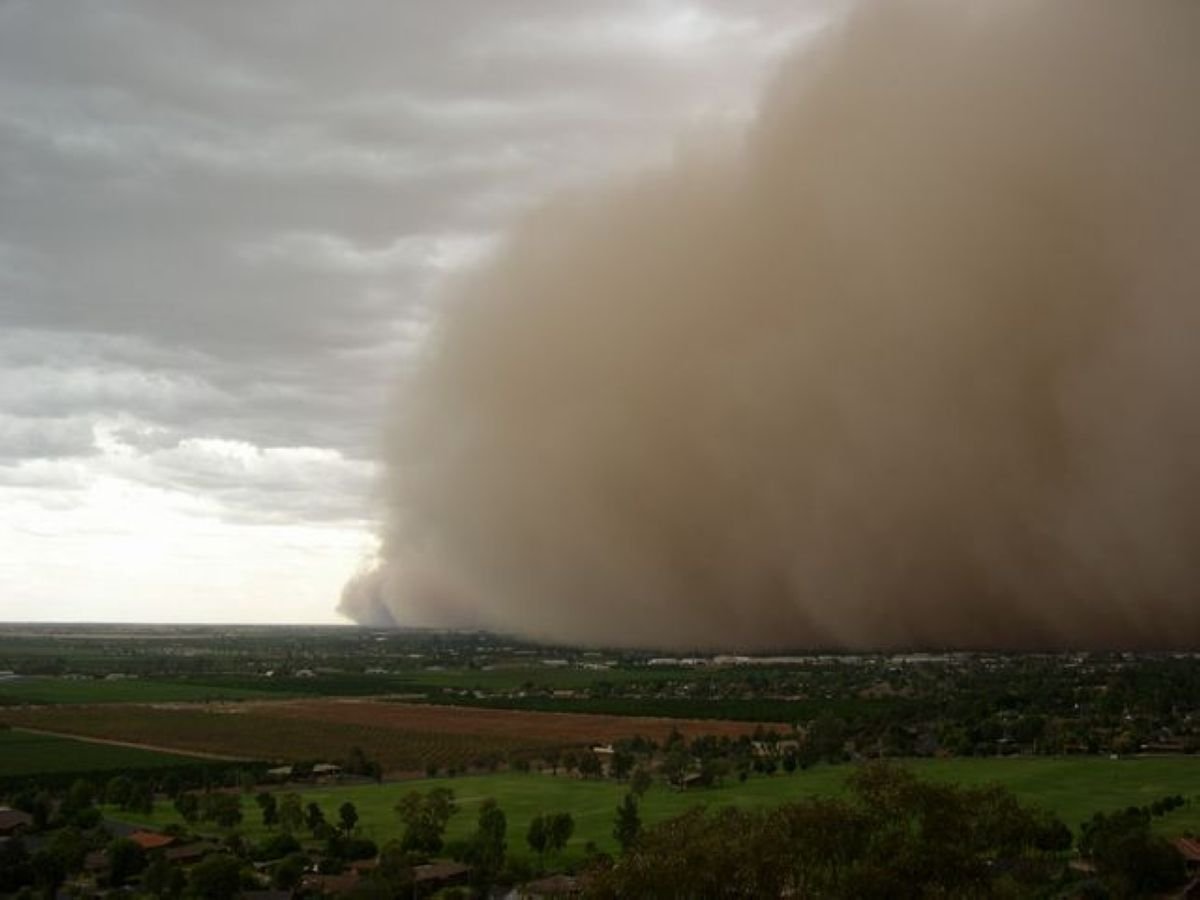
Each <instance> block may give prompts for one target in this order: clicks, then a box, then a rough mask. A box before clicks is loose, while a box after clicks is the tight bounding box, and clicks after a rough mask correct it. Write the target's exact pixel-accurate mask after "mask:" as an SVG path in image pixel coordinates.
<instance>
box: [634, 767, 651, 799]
mask: <svg viewBox="0 0 1200 900" xmlns="http://www.w3.org/2000/svg"><path fill="white" fill-rule="evenodd" d="M652 784H654V778H653V777H652V776H651V775H650V772H649V771H648V770H647V769H644V768H642V767H641V766H638V768H637V769H636V770H635V771H634V773H633V778H632V779H631V780H630V782H629V790H630V791H632V792H633V795H634V796H635V797H637V798H638V799H639V800H640V799H641V798H642V797H644V796H645V795H646V791H648V790H650V786H651V785H652Z"/></svg>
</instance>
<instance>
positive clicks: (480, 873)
mask: <svg viewBox="0 0 1200 900" xmlns="http://www.w3.org/2000/svg"><path fill="white" fill-rule="evenodd" d="M507 831H508V818H507V817H506V816H505V815H504V811H503V810H502V809H500V806H499V805H498V804H497V803H496V801H495V800H493V799H492V798H491V797H489V798H488V799H486V800H484V801H483V804H482V805H481V806H480V807H479V823H478V825H477V827H476V829H475V834H474V835H473V836H472V837H471V841H470V844H469V845H468V849H467V862H469V863H470V864H471V866H472V867H473V870H474V873H475V879H476V884H477V886H479V887H487V886H488V885H490V884H491V883H492V881H493V880H494V879H495V877H496V875H497V874H498V873H499V872H500V870H501V869H502V868H503V867H504V853H505V850H506V849H507V848H508V845H507V843H506V842H505V835H506V833H507Z"/></svg>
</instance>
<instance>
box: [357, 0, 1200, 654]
mask: <svg viewBox="0 0 1200 900" xmlns="http://www.w3.org/2000/svg"><path fill="white" fill-rule="evenodd" d="M1198 97H1200V6H1197V5H1196V4H1195V3H1190V2H1184V0H1177V2H1167V0H1145V2H1138V3H1129V2H1124V0H1111V2H1109V0H1105V2H1099V0H1056V2H1031V0H1004V2H1000V0H997V2H989V3H983V2H980V3H962V2H957V0H955V2H950V0H946V2H937V0H933V2H915V3H868V4H865V5H864V6H863V7H862V8H861V9H860V11H859V12H857V13H855V14H853V15H852V16H851V17H850V18H849V19H848V20H847V21H846V22H845V23H844V24H842V25H840V26H838V27H836V28H833V29H831V30H830V32H829V34H827V35H825V36H824V37H823V39H822V41H821V42H820V44H819V46H817V47H816V48H815V49H813V48H809V49H807V50H806V51H805V52H804V53H803V54H802V55H799V56H797V57H796V58H795V59H793V60H792V61H791V62H789V63H788V64H787V65H785V66H784V67H783V69H782V70H781V71H780V72H779V73H778V74H777V76H776V78H775V80H774V81H773V83H772V86H771V88H770V90H769V91H768V92H767V94H766V95H765V96H764V97H763V99H762V101H761V105H760V107H759V110H758V114H757V116H756V118H755V120H754V122H753V123H752V124H751V126H750V128H749V130H748V132H747V134H746V135H745V138H744V140H743V141H742V142H741V143H740V144H739V145H738V147H737V148H736V149H735V150H729V151H728V152H720V153H714V152H704V153H696V154H694V155H689V154H688V153H686V152H685V153H682V154H681V155H680V157H679V160H678V161H677V162H676V163H674V164H673V165H672V166H670V167H668V168H665V169H660V170H656V171H651V172H645V173H642V174H639V175H632V176H630V177H628V178H626V179H623V180H618V181H615V182H610V183H607V184H604V185H601V186H598V187H596V188H594V189H592V190H590V191H582V192H576V193H573V194H570V195H568V196H563V197H560V198H558V199H557V200H555V201H554V202H552V203H550V204H549V205H548V206H546V207H545V208H543V209H541V210H540V211H538V212H537V213H536V214H534V215H532V216H530V217H529V218H528V219H527V220H526V221H524V222H523V223H522V224H521V226H520V227H519V228H517V229H516V230H515V231H514V232H513V233H512V234H510V235H508V236H507V238H506V240H505V242H504V243H503V246H502V247H501V249H500V250H499V251H498V252H497V253H496V255H495V256H494V258H492V259H490V260H489V261H487V262H486V263H485V264H483V265H482V266H480V267H479V268H477V269H476V270H475V271H473V272H472V273H470V275H469V276H467V277H466V278H465V279H464V280H462V281H460V282H459V283H458V284H457V285H456V286H455V288H454V290H453V293H452V294H451V295H450V296H448V297H447V298H446V300H445V302H444V304H443V305H442V307H441V313H440V319H439V321H438V322H437V325H436V327H435V329H434V332H433V334H432V337H431V339H430V341H429V343H428V346H427V347H426V348H425V351H424V353H423V355H422V356H421V358H420V359H419V360H417V362H416V363H415V365H414V366H413V367H412V368H411V370H410V371H409V373H408V374H407V375H406V376H405V377H404V380H403V382H402V384H401V385H400V386H399V389H398V392H397V396H396V400H395V403H394V418H393V420H392V421H391V422H389V423H388V424H387V429H388V450H387V458H386V462H387V470H388V476H387V484H386V489H385V490H386V497H385V501H386V508H387V518H386V525H385V529H384V533H383V535H382V537H383V546H382V552H381V558H380V560H379V562H378V564H377V566H376V567H375V568H374V569H372V570H371V571H369V572H364V573H363V574H361V575H360V576H358V577H357V578H355V579H354V580H353V581H352V582H351V583H350V584H349V585H347V587H346V590H345V592H344V595H343V598H342V605H341V609H342V611H343V612H344V613H345V614H346V615H348V616H350V617H351V618H354V619H356V620H358V621H360V622H370V623H375V624H387V623H393V622H398V623H404V624H429V625H472V626H482V627H488V628H493V629H498V630H502V631H508V632H518V633H522V634H526V635H529V636H533V637H538V638H552V639H561V640H569V641H583V642H600V643H610V644H631V645H649V646H681V647H688V646H739V647H747V648H755V647H779V646H784V645H788V646H845V647H862V646H869V647H884V646H902V645H954V646H990V647H1011V648H1035V647H1045V646H1087V647H1105V646H1164V647H1166V646H1183V645H1190V644H1194V642H1195V641H1196V640H1197V639H1200V602H1198V600H1200V403H1198V402H1197V399H1196V390H1197V387H1198V386H1200V102H1197V98H1198Z"/></svg>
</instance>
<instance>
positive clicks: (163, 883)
mask: <svg viewBox="0 0 1200 900" xmlns="http://www.w3.org/2000/svg"><path fill="white" fill-rule="evenodd" d="M186 882H187V879H186V877H185V876H184V874H183V869H181V868H180V867H179V866H173V865H171V863H169V862H168V861H167V860H166V858H165V857H163V856H161V855H158V856H156V857H155V858H154V859H152V860H151V861H150V865H148V866H146V869H145V871H144V872H142V890H143V891H144V892H145V893H147V894H149V895H150V896H151V897H160V898H164V897H165V898H175V897H178V896H180V895H181V894H182V893H183V889H184V886H185V884H186Z"/></svg>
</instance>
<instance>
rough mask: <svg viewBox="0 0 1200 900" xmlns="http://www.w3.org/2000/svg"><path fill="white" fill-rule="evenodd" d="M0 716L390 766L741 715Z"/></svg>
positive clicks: (444, 710)
mask: <svg viewBox="0 0 1200 900" xmlns="http://www.w3.org/2000/svg"><path fill="white" fill-rule="evenodd" d="M0 721H5V722H8V723H9V724H11V725H14V726H18V727H24V728H40V729H44V730H46V731H53V732H56V733H58V734H68V735H78V736H83V737H89V738H100V739H104V740H112V741H120V742H122V743H128V744H131V745H137V746H145V747H155V748H160V749H167V750H182V751H186V752H192V753H203V754H211V755H221V756H237V757H245V758H247V759H259V760H270V761H281V762H283V761H286V762H291V761H302V760H309V761H327V760H336V759H343V758H345V757H346V756H347V755H348V753H349V751H350V748H351V747H355V746H357V747H361V748H362V749H363V750H364V751H365V752H366V754H367V755H368V756H370V757H372V758H374V759H378V760H379V761H380V763H381V764H382V765H383V767H384V768H385V770H387V771H389V772H415V771H422V770H424V769H425V767H426V766H428V765H430V764H434V765H437V766H439V767H440V768H443V769H444V768H448V767H451V766H453V767H457V768H465V767H467V766H470V765H472V764H476V763H478V762H480V761H481V760H482V759H484V758H486V757H488V756H492V757H498V758H503V757H506V756H508V755H511V754H519V755H526V756H536V755H538V754H539V752H542V751H545V750H547V749H550V748H554V747H569V746H581V745H585V744H588V743H593V742H607V741H612V740H615V739H617V738H622V737H632V736H633V735H635V734H640V735H643V736H644V737H648V738H653V739H654V740H658V741H661V740H663V739H664V738H665V737H666V736H667V735H668V734H669V733H670V732H671V729H672V728H677V729H678V730H679V731H680V732H682V733H683V734H684V735H686V736H688V737H694V736H696V735H700V734H723V735H731V736H733V735H738V734H744V733H748V732H750V731H752V730H753V728H754V726H753V724H749V723H746V722H722V721H707V720H705V721H692V720H683V719H650V718H638V717H628V716H601V715H577V714H571V713H544V712H523V711H515V710H493V709H473V708H470V707H456V706H426V705H420V704H404V703H388V702H381V701H369V700H367V701H362V700H303V701H294V702H289V701H279V702H264V703H220V704H163V705H139V704H106V705H92V706H88V705H83V706H65V705H63V706H49V707H25V708H21V709H10V710H5V711H3V713H0Z"/></svg>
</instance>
